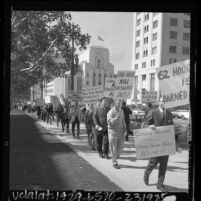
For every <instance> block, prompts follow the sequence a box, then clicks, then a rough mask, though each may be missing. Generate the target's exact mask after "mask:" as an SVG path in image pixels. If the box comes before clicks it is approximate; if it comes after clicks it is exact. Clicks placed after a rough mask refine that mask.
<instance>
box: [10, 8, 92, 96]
mask: <svg viewBox="0 0 201 201" xmlns="http://www.w3.org/2000/svg"><path fill="white" fill-rule="evenodd" d="M72 38H73V39H74V44H75V46H74V47H72V45H71V41H72ZM90 38H91V37H90V36H89V34H82V33H81V28H80V26H79V25H77V24H75V25H74V24H73V22H72V17H71V15H70V13H67V12H64V11H59V12H55V11H51V12H48V11H12V16H11V98H12V97H16V96H17V95H18V96H19V95H21V96H23V95H24V96H26V95H27V93H29V88H30V87H31V86H33V85H34V84H40V83H41V82H42V81H43V79H44V70H45V71H46V75H45V76H46V78H47V81H48V80H50V79H51V78H53V77H57V76H59V75H62V74H63V73H64V72H66V71H67V70H69V69H70V67H71V65H72V55H73V54H74V55H75V56H78V53H77V52H76V51H77V50H79V51H83V50H85V49H86V48H87V45H88V44H89V42H90ZM59 55H61V56H62V57H63V58H64V59H65V64H58V63H56V62H55V58H56V57H57V56H59Z"/></svg>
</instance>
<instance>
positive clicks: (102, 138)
mask: <svg viewBox="0 0 201 201" xmlns="http://www.w3.org/2000/svg"><path fill="white" fill-rule="evenodd" d="M106 104H107V102H106V98H102V99H101V105H100V106H99V107H97V108H96V110H95V112H94V115H93V121H94V125H95V130H96V148H97V151H98V154H99V157H100V158H103V157H104V158H106V159H109V155H108V153H109V140H108V129H107V113H108V111H109V109H108V108H107V107H106Z"/></svg>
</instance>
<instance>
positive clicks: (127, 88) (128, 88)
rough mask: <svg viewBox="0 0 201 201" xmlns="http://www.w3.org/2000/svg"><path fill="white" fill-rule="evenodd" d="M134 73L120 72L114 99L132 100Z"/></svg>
mask: <svg viewBox="0 0 201 201" xmlns="http://www.w3.org/2000/svg"><path fill="white" fill-rule="evenodd" d="M134 75H135V72H134V71H118V74H117V78H116V80H115V81H116V84H115V91H114V97H113V98H114V99H130V98H131V94H132V89H133V82H134Z"/></svg>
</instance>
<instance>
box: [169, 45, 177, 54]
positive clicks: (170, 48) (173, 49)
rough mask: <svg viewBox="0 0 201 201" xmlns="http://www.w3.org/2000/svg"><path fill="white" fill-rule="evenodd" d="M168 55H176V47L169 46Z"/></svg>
mask: <svg viewBox="0 0 201 201" xmlns="http://www.w3.org/2000/svg"><path fill="white" fill-rule="evenodd" d="M169 53H177V46H169Z"/></svg>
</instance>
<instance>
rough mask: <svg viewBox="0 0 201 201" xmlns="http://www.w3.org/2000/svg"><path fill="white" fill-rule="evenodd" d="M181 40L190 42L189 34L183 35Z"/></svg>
mask: <svg viewBox="0 0 201 201" xmlns="http://www.w3.org/2000/svg"><path fill="white" fill-rule="evenodd" d="M183 40H185V41H189V40H190V34H189V33H183Z"/></svg>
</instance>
